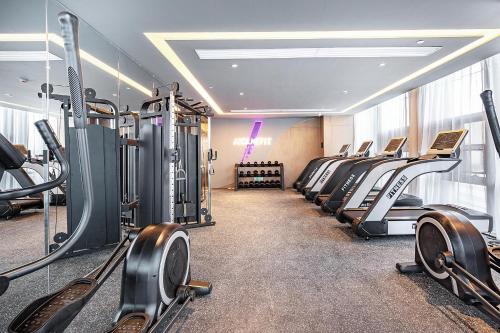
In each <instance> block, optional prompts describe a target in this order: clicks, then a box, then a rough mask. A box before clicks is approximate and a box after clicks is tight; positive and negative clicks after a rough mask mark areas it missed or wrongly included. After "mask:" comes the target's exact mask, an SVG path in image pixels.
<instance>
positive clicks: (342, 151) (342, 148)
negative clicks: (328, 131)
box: [339, 145, 351, 154]
mask: <svg viewBox="0 0 500 333" xmlns="http://www.w3.org/2000/svg"><path fill="white" fill-rule="evenodd" d="M350 146H351V145H343V146H342V147H341V148H340V151H339V154H343V153H345V152H346V151H347V150H348V149H349V147H350Z"/></svg>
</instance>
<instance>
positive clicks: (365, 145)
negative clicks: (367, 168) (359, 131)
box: [358, 141, 372, 154]
mask: <svg viewBox="0 0 500 333" xmlns="http://www.w3.org/2000/svg"><path fill="white" fill-rule="evenodd" d="M371 145H372V142H371V141H365V142H363V144H362V145H361V147H359V149H358V154H363V153H364V152H366V150H367V149H368V148H370V146H371Z"/></svg>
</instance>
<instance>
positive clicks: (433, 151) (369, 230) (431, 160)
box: [337, 129, 493, 239]
mask: <svg viewBox="0 0 500 333" xmlns="http://www.w3.org/2000/svg"><path fill="white" fill-rule="evenodd" d="M467 132H468V131H467V130H466V129H460V130H454V131H442V132H439V133H438V134H437V135H436V137H435V139H434V141H433V143H432V145H431V147H430V148H429V150H428V151H427V153H426V154H425V155H423V156H420V157H418V158H414V159H409V160H407V161H406V163H404V164H403V165H402V166H400V167H398V168H397V169H396V170H395V171H394V173H393V174H392V176H391V177H390V179H389V180H388V181H387V183H386V184H385V185H384V187H383V188H382V189H381V190H380V192H379V193H378V194H377V195H376V197H375V198H374V200H373V203H372V204H371V205H370V206H369V207H367V208H361V207H357V208H346V209H344V210H342V211H339V212H338V214H337V219H338V220H339V221H340V222H349V223H351V225H352V229H353V231H354V232H355V233H356V234H357V235H359V236H361V237H364V238H365V239H369V238H370V237H375V236H390V235H413V234H415V228H416V224H417V220H418V218H419V217H420V216H422V215H423V214H425V213H428V212H431V211H435V210H443V209H446V210H448V211H452V212H455V213H458V214H461V215H463V216H465V217H467V218H468V219H469V220H470V221H471V222H472V224H474V226H475V227H476V228H477V229H478V230H479V231H480V232H490V231H491V230H492V228H493V220H492V217H491V216H490V215H488V214H485V213H482V212H478V211H475V210H473V209H468V208H464V207H460V206H456V205H443V204H439V205H425V206H422V207H394V208H393V206H394V203H395V201H396V200H397V199H398V197H400V195H401V193H402V192H403V191H404V190H405V189H406V187H407V186H408V184H410V183H411V181H412V180H414V179H415V178H417V177H419V176H421V175H423V174H427V173H432V172H449V171H451V170H453V169H454V168H455V167H456V166H457V165H458V164H460V162H461V160H460V159H459V154H460V149H459V147H460V145H461V144H462V142H463V140H464V138H465V136H466V135H467ZM361 185H362V184H361ZM358 191H364V193H359V194H358V195H359V196H362V195H365V197H366V196H367V195H368V194H369V191H370V190H367V187H366V186H364V187H363V186H360V187H358V188H357V189H356V192H358ZM353 195H354V193H353Z"/></svg>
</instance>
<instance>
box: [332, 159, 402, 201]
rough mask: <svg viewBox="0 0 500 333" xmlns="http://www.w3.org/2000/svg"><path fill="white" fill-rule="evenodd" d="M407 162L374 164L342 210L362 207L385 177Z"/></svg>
mask: <svg viewBox="0 0 500 333" xmlns="http://www.w3.org/2000/svg"><path fill="white" fill-rule="evenodd" d="M407 162H408V159H406V158H404V159H391V160H385V161H381V162H378V163H376V164H374V165H373V166H372V167H371V168H370V169H368V171H367V172H366V173H365V175H364V176H363V178H361V179H360V181H359V184H358V185H357V186H356V188H355V189H354V190H353V192H352V193H351V194H350V195H349V197H348V198H347V200H346V201H345V203H344V204H343V206H342V207H341V208H340V209H341V210H343V209H349V208H358V207H361V204H362V203H363V202H364V200H365V199H366V197H367V196H368V195H369V194H370V191H371V190H372V189H373V188H374V187H375V184H377V182H378V181H379V179H380V178H382V176H383V175H385V174H386V173H387V172H389V171H392V170H395V169H397V168H399V167H401V166H404V165H405V164H406V163H407Z"/></svg>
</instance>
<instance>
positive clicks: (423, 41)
mask: <svg viewBox="0 0 500 333" xmlns="http://www.w3.org/2000/svg"><path fill="white" fill-rule="evenodd" d="M423 43H425V40H423V39H420V40H417V44H418V45H422V44H423Z"/></svg>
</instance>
